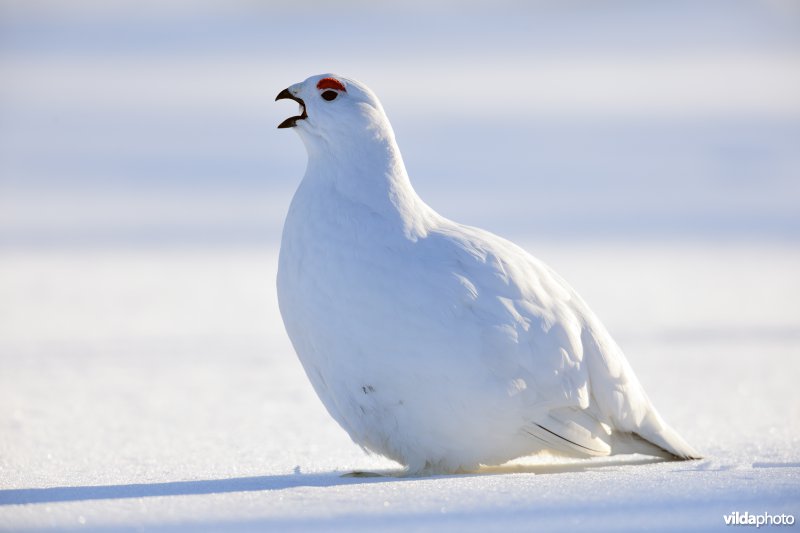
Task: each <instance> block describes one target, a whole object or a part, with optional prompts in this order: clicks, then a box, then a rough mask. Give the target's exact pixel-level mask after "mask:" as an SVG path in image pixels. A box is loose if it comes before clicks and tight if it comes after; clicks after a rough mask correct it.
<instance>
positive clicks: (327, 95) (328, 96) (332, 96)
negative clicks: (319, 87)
mask: <svg viewBox="0 0 800 533" xmlns="http://www.w3.org/2000/svg"><path fill="white" fill-rule="evenodd" d="M337 96H339V93H337V92H336V91H325V92H324V93H322V97H323V98H324V99H325V100H327V101H329V102H330V101H331V100H336V97H337Z"/></svg>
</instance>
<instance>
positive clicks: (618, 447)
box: [611, 409, 703, 461]
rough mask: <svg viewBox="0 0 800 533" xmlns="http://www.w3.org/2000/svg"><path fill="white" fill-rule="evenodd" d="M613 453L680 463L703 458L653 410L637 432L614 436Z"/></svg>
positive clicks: (615, 433)
mask: <svg viewBox="0 0 800 533" xmlns="http://www.w3.org/2000/svg"><path fill="white" fill-rule="evenodd" d="M611 453H612V454H620V453H642V454H646V455H655V456H657V457H663V458H665V459H671V460H678V461H689V460H693V459H702V458H703V457H702V456H701V455H700V454H699V453H698V452H697V450H695V449H694V448H693V447H692V446H691V445H689V443H688V442H686V441H685V440H684V439H683V437H681V436H680V435H678V432H677V431H675V430H674V429H672V428H671V427H670V426H668V425H667V423H666V422H664V420H663V419H662V418H661V417H660V416H659V415H658V413H657V412H655V411H654V410H652V409H651V411H650V412H649V413H648V414H647V416H646V417H645V418H644V420H642V422H641V424H640V425H639V427H638V428H637V429H636V431H634V432H630V433H623V432H618V431H615V432H614V433H613V434H612V439H611Z"/></svg>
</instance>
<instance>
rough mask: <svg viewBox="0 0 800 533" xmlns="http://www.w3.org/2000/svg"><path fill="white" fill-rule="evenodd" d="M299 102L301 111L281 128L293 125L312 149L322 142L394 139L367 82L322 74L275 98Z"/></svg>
mask: <svg viewBox="0 0 800 533" xmlns="http://www.w3.org/2000/svg"><path fill="white" fill-rule="evenodd" d="M283 99H289V100H294V101H295V102H297V103H298V104H300V113H299V114H298V115H295V116H293V117H289V118H287V119H286V120H284V121H283V122H281V123H280V124H279V125H278V128H294V129H295V130H296V131H297V132H298V133H299V134H300V137H301V138H302V139H303V141H304V142H305V144H306V146H307V147H308V148H309V150H311V149H312V148H318V147H319V145H320V144H322V145H328V147H330V146H331V145H341V144H343V143H345V144H346V143H352V142H358V141H359V140H367V139H372V140H391V141H392V142H393V139H394V134H393V133H392V130H391V126H390V125H389V121H388V120H387V119H386V115H385V113H384V111H383V107H382V106H381V103H380V101H378V98H377V97H376V96H375V94H374V93H373V92H372V91H371V90H369V88H367V87H366V86H365V85H363V84H361V83H359V82H358V81H356V80H352V79H349V78H345V77H343V76H339V75H336V74H319V75H317V76H311V77H310V78H308V79H307V80H305V81H303V82H300V83H296V84H294V85H292V86H290V87H288V88H286V89H284V90H282V91H281V92H280V93H279V94H278V96H277V97H276V98H275V100H276V101H277V100H283Z"/></svg>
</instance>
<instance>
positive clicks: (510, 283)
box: [441, 225, 697, 457]
mask: <svg viewBox="0 0 800 533" xmlns="http://www.w3.org/2000/svg"><path fill="white" fill-rule="evenodd" d="M441 233H442V238H447V239H448V240H450V241H451V242H452V243H453V246H454V249H455V253H454V254H453V261H454V262H455V264H453V265H451V268H452V269H453V272H454V275H455V276H457V277H459V282H460V284H461V285H462V286H463V287H464V288H465V290H466V291H468V297H467V298H462V301H464V302H466V303H465V312H468V313H471V314H473V315H474V316H475V318H476V320H475V323H476V324H480V325H481V326H480V327H481V334H480V338H481V346H480V356H481V358H482V360H483V361H484V362H485V365H486V366H487V367H488V368H489V369H490V370H491V371H492V372H493V373H494V374H495V375H496V376H498V377H500V378H501V379H505V380H508V382H509V383H510V384H512V386H511V387H509V390H510V391H512V393H514V394H518V395H519V396H520V401H521V402H522V405H523V406H524V417H525V423H524V429H523V431H524V432H525V433H527V434H528V435H529V436H530V437H531V438H532V439H536V440H537V441H540V442H541V443H542V444H543V445H544V446H546V447H547V448H550V449H553V450H557V451H560V452H562V453H564V454H568V455H574V456H581V457H585V456H595V455H608V454H611V453H631V452H640V453H647V454H652V455H669V456H677V457H690V456H697V454H696V452H694V450H692V449H691V447H689V446H688V444H686V443H685V442H684V441H683V440H682V439H681V438H680V437H679V436H678V435H677V433H675V432H674V431H673V430H671V429H670V428H669V427H668V426H667V425H666V424H665V423H664V422H663V420H661V418H660V417H659V415H658V414H657V413H656V412H655V410H654V409H653V407H652V405H651V403H650V401H649V399H648V398H647V396H646V394H645V392H644V390H643V388H642V387H641V385H640V383H639V381H638V379H637V378H636V376H635V374H634V373H633V370H632V369H631V367H630V365H629V364H628V362H627V360H626V359H625V357H624V355H623V353H622V351H621V349H620V348H619V347H618V346H617V344H616V343H615V342H614V341H613V339H612V338H611V336H610V335H609V334H608V332H607V331H606V330H605V328H604V327H603V326H602V324H601V323H600V321H599V320H598V319H597V318H596V316H595V315H594V313H592V311H591V310H590V309H589V308H588V306H587V305H586V304H585V303H584V302H583V300H582V299H581V298H580V297H579V296H578V295H577V293H576V292H575V291H574V290H573V289H572V288H571V287H570V286H569V285H568V284H567V283H566V281H564V280H563V279H562V278H561V277H560V276H558V275H557V274H556V273H555V272H553V271H552V270H551V269H550V268H549V267H547V266H546V265H545V264H544V263H542V262H540V261H538V260H537V259H535V258H534V257H532V256H531V255H530V254H528V253H527V252H525V251H524V250H523V249H522V248H520V247H519V246H517V245H515V244H513V243H511V242H510V241H507V240H505V239H502V238H500V237H497V236H495V235H493V234H491V233H488V232H485V231H482V230H479V229H476V228H469V227H465V226H460V225H459V226H454V227H450V228H445V229H444V230H442V231H441ZM452 249H453V248H451V250H452ZM665 452H666V453H665Z"/></svg>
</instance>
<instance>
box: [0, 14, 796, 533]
mask: <svg viewBox="0 0 800 533" xmlns="http://www.w3.org/2000/svg"><path fill="white" fill-rule="evenodd" d="M355 5H356V6H358V8H357V9H356V8H355V7H354V6H353V5H351V4H350V3H348V2H346V1H345V2H339V3H337V4H336V7H335V9H334V8H331V7H325V6H323V5H322V4H319V3H314V4H313V9H310V8H309V9H303V10H300V9H297V8H291V7H287V6H282V7H281V8H280V9H278V8H276V6H274V5H270V3H263V4H259V5H258V6H255V4H253V3H249V2H225V3H219V2H205V1H197V2H174V3H170V4H169V6H167V5H166V4H164V3H160V2H135V3H134V2H132V3H117V4H115V7H114V8H110V7H108V4H107V3H104V2H95V1H91V0H83V1H81V2H71V3H70V7H69V8H64V7H63V6H62V5H61V4H60V3H59V2H51V1H43V2H35V3H31V2H26V3H11V2H5V3H3V4H2V6H0V33H2V35H3V39H2V40H1V42H0V78H2V79H3V83H2V84H0V115H2V117H3V118H2V120H0V161H2V164H1V165H0V529H2V530H9V531H21V530H40V529H48V528H58V529H88V530H103V531H106V530H130V529H147V530H150V529H153V530H159V529H163V530H186V531H196V530H209V531H217V530H257V531H263V530H281V531H284V530H325V531H336V530H340V531H345V530H346V531H352V530H367V529H369V530H375V529H380V530H403V531H406V530H432V529H436V530H443V531H445V530H452V531H465V530H466V531H469V530H480V531H483V530H499V529H504V530H512V531H513V530H525V531H529V530H544V531H552V530H570V531H573V530H576V529H578V528H582V529H588V530H592V531H625V530H638V529H643V528H647V529H650V530H655V531H658V530H663V531H672V530H675V529H694V530H709V529H723V528H725V525H724V521H723V515H725V514H728V513H730V512H732V511H739V512H745V511H747V512H750V513H764V512H769V513H771V514H778V513H782V512H788V513H792V514H793V515H794V516H795V517H797V516H798V515H800V452H799V451H798V450H800V388H799V387H798V386H797V376H799V375H800V357H798V356H800V277H798V275H797V272H800V247H798V245H797V244H798V237H800V210H798V209H797V206H798V205H800V185H799V184H800V180H798V179H797V178H798V169H800V151H798V150H797V146H798V143H800V107H798V105H799V104H800V100H798V99H797V97H796V95H797V94H800V85H798V83H800V70H798V68H799V67H800V61H798V60H797V57H798V55H797V54H798V50H800V47H799V46H800V32H798V31H797V28H798V20H800V18H798V11H797V8H796V5H795V4H794V3H792V2H782V1H778V2H765V3H758V2H746V1H730V0H723V1H710V2H704V3H702V4H698V3H695V2H683V1H679V2H670V3H669V4H666V3H665V4H660V5H659V6H655V5H654V4H634V3H625V2H621V3H614V4H613V5H611V4H606V3H603V5H604V6H605V7H601V5H600V4H596V5H594V4H593V5H591V6H590V5H589V4H585V3H584V4H581V7H580V9H577V8H576V7H574V6H573V7H570V5H568V4H563V5H560V4H559V5H556V4H551V5H544V4H542V5H538V4H537V5H536V6H533V7H529V8H525V9H523V8H522V7H521V6H518V5H517V6H516V7H514V8H513V10H514V12H513V14H511V11H510V10H512V7H509V6H508V5H498V4H497V3H492V4H491V5H489V4H482V3H480V2H476V3H470V5H469V6H462V5H461V4H459V6H458V9H455V8H454V7H453V5H452V4H449V3H445V5H443V6H438V7H436V6H434V7H428V5H427V3H424V5H423V3H412V4H409V5H408V6H406V4H403V6H400V7H393V8H388V7H368V6H367V5H366V4H363V3H356V4H355ZM398 6H399V5H398ZM537 6H538V7H537ZM456 11H457V12H456ZM300 22H302V24H303V25H304V28H306V29H308V32H309V35H313V37H311V38H307V39H306V38H296V37H297V31H298V24H299V23H300ZM412 23H413V26H414V29H415V31H414V39H408V33H407V31H406V28H407V27H408V25H409V24H412ZM444 66H446V68H444ZM323 71H337V72H341V73H342V74H345V75H350V76H353V77H356V78H359V79H363V80H364V81H365V82H366V83H368V84H369V85H370V86H371V87H372V88H373V89H374V90H375V91H376V92H377V94H378V95H379V96H380V97H381V99H382V101H383V103H384V106H385V108H386V110H387V113H388V115H389V117H390V119H391V120H392V123H393V125H394V127H395V130H396V133H397V137H398V142H399V145H400V148H401V150H402V151H403V154H404V157H405V159H406V164H407V166H408V169H409V173H410V175H411V178H412V181H413V183H414V185H415V187H416V188H417V190H418V191H419V192H420V194H421V196H422V197H423V198H424V199H425V200H426V201H428V202H429V203H430V204H431V205H432V206H434V207H435V208H436V209H437V210H438V211H440V212H441V213H442V214H444V215H446V216H448V217H450V218H453V219H455V220H458V221H460V222H465V223H469V224H473V225H479V226H482V227H485V228H487V229H490V230H492V231H495V232H497V233H499V234H501V235H504V236H508V237H511V238H513V239H514V240H516V241H517V242H519V243H520V244H523V245H524V246H525V247H526V248H527V249H528V250H529V251H530V252H532V253H533V254H534V255H536V256H537V257H539V258H541V259H543V260H544V261H546V262H547V263H549V264H550V265H552V266H553V267H554V268H555V269H556V270H557V271H558V272H559V273H560V274H561V275H563V276H564V277H565V278H566V279H567V280H569V281H570V283H571V284H572V285H574V286H575V287H576V289H577V290H578V291H579V292H580V293H581V295H582V296H583V297H584V298H585V299H586V300H587V301H588V303H589V304H590V305H591V306H592V308H593V309H594V310H595V311H596V312H597V314H598V315H599V316H600V318H601V319H602V320H603V321H604V323H605V324H606V325H607V326H608V328H609V329H610V331H611V332H612V334H613V335H614V336H615V338H616V339H617V340H618V341H619V342H620V344H621V345H622V347H623V349H624V350H625V352H626V354H627V357H628V359H629V360H630V361H631V364H632V366H633V368H634V369H635V371H636V372H637V375H638V376H639V378H640V380H641V381H642V382H643V384H644V386H645V389H646V390H647V391H648V394H649V395H650V397H651V399H652V400H653V402H654V404H655V405H656V406H657V408H658V409H659V411H660V412H661V414H662V415H663V416H664V417H665V418H666V419H667V420H668V421H669V422H670V424H671V425H673V426H674V427H675V428H676V430H678V431H679V432H680V433H681V435H683V436H684V437H685V438H686V439H687V440H688V441H689V442H690V443H691V444H692V445H693V446H695V447H696V448H697V449H699V450H700V451H701V452H703V453H704V454H705V455H706V459H704V460H702V461H697V462H691V463H667V462H652V461H650V460H649V459H647V458H644V457H639V456H633V457H622V458H613V459H600V460H593V461H586V462H580V461H579V462H574V461H563V460H557V459H552V458H532V459H526V460H521V461H517V462H515V463H513V464H511V465H506V466H503V467H498V468H494V469H490V470H486V471H483V472H480V473H478V474H477V475H464V476H447V477H436V478H422V479H407V478H398V477H392V476H390V477H380V478H348V477H341V474H343V473H346V472H349V471H352V470H355V469H358V470H367V471H379V472H384V473H389V474H392V473H396V468H397V467H396V465H393V464H392V463H391V462H388V461H386V460H383V459H381V458H378V457H369V456H366V455H364V454H363V452H361V450H360V449H359V448H358V447H356V446H355V445H353V444H352V443H351V442H350V441H349V439H348V438H347V436H346V435H345V434H344V432H343V431H342V430H341V429H340V428H338V427H337V426H336V425H335V423H334V422H332V420H331V419H330V417H329V416H328V415H327V413H326V412H325V411H324V409H323V407H322V405H321V404H320V402H319V400H318V399H317V398H316V397H315V395H314V393H313V391H312V390H311V387H310V385H309V384H308V380H307V379H306V377H305V376H304V374H303V372H302V369H301V367H300V365H299V363H298V362H297V360H296V357H295V356H294V354H293V352H292V350H291V347H290V345H289V343H288V340H287V338H286V336H285V333H284V331H283V327H282V324H281V321H280V317H279V314H278V310H277V304H276V298H275V288H274V280H275V269H276V266H277V257H276V251H277V246H278V238H279V235H280V227H281V223H282V220H283V216H284V214H285V211H286V208H287V207H288V201H289V198H290V194H291V192H292V190H293V188H294V187H295V186H296V184H297V181H298V179H299V177H300V175H301V174H302V172H303V167H304V164H305V154H304V150H303V147H302V145H301V143H300V142H299V140H298V139H297V138H296V136H295V135H293V134H292V133H287V132H278V131H276V130H275V129H274V128H275V126H276V125H277V124H278V123H279V122H280V121H281V120H282V119H284V118H285V117H286V116H288V115H287V109H288V104H287V105H281V104H280V103H278V104H276V103H273V102H272V99H273V98H274V96H275V94H277V92H278V91H279V90H281V89H283V88H284V87H286V86H288V85H289V84H291V83H295V82H297V81H300V80H302V79H305V78H306V77H307V76H309V75H311V74H314V73H318V72H323ZM442 154H451V160H450V161H449V162H448V165H450V166H452V167H455V169H456V171H455V172H454V173H444V172H443V171H442V168H443V167H442V166H441V161H442ZM489 162H491V163H489ZM454 180H457V181H458V184H459V185H460V191H459V194H452V193H451V192H449V191H451V190H452V187H453V181H454ZM533 199H535V200H536V204H537V205H539V206H541V207H540V209H538V210H536V211H534V210H532V209H531V205H532V203H533ZM568 206H573V209H568ZM652 302H657V303H656V304H653V303H652Z"/></svg>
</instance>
